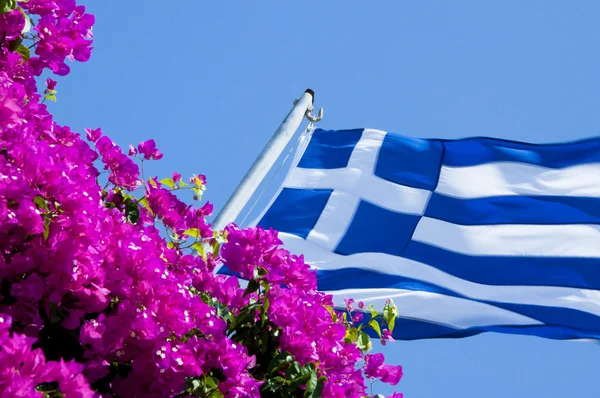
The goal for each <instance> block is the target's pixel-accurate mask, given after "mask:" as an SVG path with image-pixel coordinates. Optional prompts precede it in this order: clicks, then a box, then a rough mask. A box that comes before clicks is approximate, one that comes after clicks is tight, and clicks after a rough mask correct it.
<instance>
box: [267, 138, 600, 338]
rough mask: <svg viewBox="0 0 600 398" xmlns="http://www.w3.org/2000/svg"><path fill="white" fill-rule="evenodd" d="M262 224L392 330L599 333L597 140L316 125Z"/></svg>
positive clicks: (321, 279)
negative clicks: (391, 310)
mask: <svg viewBox="0 0 600 398" xmlns="http://www.w3.org/2000/svg"><path fill="white" fill-rule="evenodd" d="M258 225H260V226H263V227H265V228H269V227H272V228H275V229H277V230H278V231H280V232H281V234H280V237H281V239H282V240H283V241H284V243H285V245H286V248H287V249H288V250H290V251H291V252H292V253H296V254H304V255H305V259H306V262H307V263H309V264H311V265H313V266H314V267H315V268H316V269H317V270H318V286H319V289H320V290H323V291H326V292H328V293H330V294H333V296H334V300H335V302H336V304H339V305H341V306H343V298H345V297H348V298H354V299H355V300H357V301H358V300H361V301H364V302H365V303H366V304H371V303H372V304H374V305H375V307H377V308H380V309H381V308H383V305H384V302H385V300H386V299H388V298H393V299H394V301H395V303H396V305H397V306H398V311H399V314H400V318H399V319H398V321H397V322H396V327H395V329H394V338H397V339H421V338H432V337H464V336H469V335H473V334H477V333H481V332H485V331H493V332H501V333H513V334H527V335H535V336H541V337H547V338H555V339H582V338H592V339H597V338H600V290H598V289H600V139H592V140H587V141H580V142H574V143H567V144H555V145H533V144H525V143H519V142H511V141H504V140H499V139H491V138H470V139H463V140H439V139H430V140H427V139H415V138H408V137H405V136H402V135H399V134H394V133H386V132H384V131H379V130H371V129H361V130H346V131H324V130H316V131H314V133H313V134H312V137H310V139H309V138H308V137H307V138H306V139H305V142H304V144H303V145H300V148H299V151H298V153H297V155H296V158H295V160H294V162H293V164H292V167H291V169H290V171H289V174H288V175H287V177H286V179H285V181H284V183H283V186H282V187H281V189H280V190H279V192H278V193H277V194H276V196H275V197H274V199H273V201H272V202H271V204H270V205H269V207H268V208H267V209H266V211H265V212H264V213H263V214H262V215H261V217H260V219H259V222H258Z"/></svg>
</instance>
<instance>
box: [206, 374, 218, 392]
mask: <svg viewBox="0 0 600 398" xmlns="http://www.w3.org/2000/svg"><path fill="white" fill-rule="evenodd" d="M218 384H219V381H218V380H217V379H215V378H213V377H207V378H206V386H207V387H208V388H211V389H214V388H217V385H218Z"/></svg>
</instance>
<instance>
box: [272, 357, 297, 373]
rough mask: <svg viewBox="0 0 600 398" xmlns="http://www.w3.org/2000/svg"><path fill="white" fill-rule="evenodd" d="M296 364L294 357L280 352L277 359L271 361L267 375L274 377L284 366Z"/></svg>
mask: <svg viewBox="0 0 600 398" xmlns="http://www.w3.org/2000/svg"><path fill="white" fill-rule="evenodd" d="M292 362H294V356H293V355H290V354H289V353H287V352H280V353H279V354H278V355H277V356H276V357H275V358H273V359H271V362H269V366H268V368H267V374H269V375H271V376H272V375H274V374H275V373H276V372H277V371H278V370H279V369H281V368H282V367H283V366H284V365H288V364H290V363H292Z"/></svg>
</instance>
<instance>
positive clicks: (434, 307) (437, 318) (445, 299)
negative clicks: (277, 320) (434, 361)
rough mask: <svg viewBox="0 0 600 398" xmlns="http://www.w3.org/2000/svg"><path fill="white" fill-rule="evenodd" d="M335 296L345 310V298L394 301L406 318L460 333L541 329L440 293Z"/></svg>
mask: <svg viewBox="0 0 600 398" xmlns="http://www.w3.org/2000/svg"><path fill="white" fill-rule="evenodd" d="M325 293H326V294H331V295H333V301H334V304H335V305H336V306H339V307H342V308H344V307H345V304H344V298H353V299H354V300H356V301H363V302H364V303H365V304H366V305H369V304H373V305H374V306H375V308H377V309H381V308H383V306H384V304H385V301H386V300H387V299H390V298H391V299H393V300H394V301H395V303H396V305H397V306H398V312H399V315H400V317H402V318H411V319H419V320H425V321H426V322H430V323H438V324H442V325H445V326H449V327H452V328H456V329H463V328H469V327H475V326H497V325H541V324H542V323H540V322H539V321H537V320H535V319H533V318H529V317H527V316H524V315H521V314H517V313H515V312H512V311H508V310H505V309H502V308H498V307H494V306H493V305H488V304H483V303H478V302H476V301H471V300H465V299H461V298H456V297H450V296H444V295H441V294H437V293H430V292H421V291H412V290H402V289H346V290H336V291H333V292H325Z"/></svg>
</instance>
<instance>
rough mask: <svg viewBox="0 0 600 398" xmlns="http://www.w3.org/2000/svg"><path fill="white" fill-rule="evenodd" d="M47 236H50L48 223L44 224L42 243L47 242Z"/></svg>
mask: <svg viewBox="0 0 600 398" xmlns="http://www.w3.org/2000/svg"><path fill="white" fill-rule="evenodd" d="M48 235H50V224H49V223H44V233H43V236H44V242H45V241H47V240H48Z"/></svg>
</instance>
